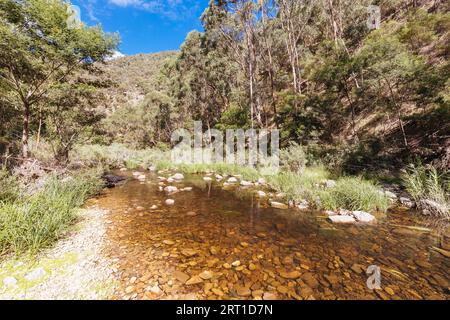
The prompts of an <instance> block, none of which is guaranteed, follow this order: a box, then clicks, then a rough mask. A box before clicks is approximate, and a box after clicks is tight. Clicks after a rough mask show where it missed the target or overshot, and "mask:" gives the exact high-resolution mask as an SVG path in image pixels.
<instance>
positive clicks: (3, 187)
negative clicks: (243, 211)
mask: <svg viewBox="0 0 450 320" xmlns="http://www.w3.org/2000/svg"><path fill="white" fill-rule="evenodd" d="M18 197H19V183H18V181H17V179H16V178H15V177H14V176H12V175H10V174H9V173H8V171H6V170H0V202H9V201H13V200H15V199H17V198H18Z"/></svg>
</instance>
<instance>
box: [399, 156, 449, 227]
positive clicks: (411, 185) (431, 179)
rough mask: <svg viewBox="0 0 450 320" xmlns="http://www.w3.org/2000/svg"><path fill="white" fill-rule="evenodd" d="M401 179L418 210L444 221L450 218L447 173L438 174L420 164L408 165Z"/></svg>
mask: <svg viewBox="0 0 450 320" xmlns="http://www.w3.org/2000/svg"><path fill="white" fill-rule="evenodd" d="M402 179H403V183H404V185H405V187H406V190H407V191H408V192H409V193H410V194H411V196H412V197H413V199H414V200H415V201H416V203H417V206H418V208H419V209H421V210H423V211H425V212H427V213H430V214H433V215H436V216H442V217H444V218H446V219H449V218H450V205H449V202H450V197H449V193H450V191H449V190H450V188H449V183H450V179H449V177H448V173H442V174H440V173H439V172H438V170H437V169H436V168H435V167H433V166H430V167H429V168H425V167H424V166H422V165H420V164H419V165H410V166H409V167H408V169H407V171H406V173H405V174H404V175H403V176H402Z"/></svg>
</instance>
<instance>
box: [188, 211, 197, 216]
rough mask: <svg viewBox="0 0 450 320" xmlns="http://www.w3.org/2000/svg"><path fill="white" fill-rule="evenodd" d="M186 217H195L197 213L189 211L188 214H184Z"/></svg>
mask: <svg viewBox="0 0 450 320" xmlns="http://www.w3.org/2000/svg"><path fill="white" fill-rule="evenodd" d="M186 215H187V216H188V217H195V216H196V215H197V212H195V211H189V212H188V213H186Z"/></svg>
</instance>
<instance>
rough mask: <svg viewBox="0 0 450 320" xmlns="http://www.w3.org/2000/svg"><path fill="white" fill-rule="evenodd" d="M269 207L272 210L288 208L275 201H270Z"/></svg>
mask: <svg viewBox="0 0 450 320" xmlns="http://www.w3.org/2000/svg"><path fill="white" fill-rule="evenodd" d="M270 206H271V207H273V208H277V209H288V208H289V206H288V205H287V204H284V203H281V202H276V201H271V202H270Z"/></svg>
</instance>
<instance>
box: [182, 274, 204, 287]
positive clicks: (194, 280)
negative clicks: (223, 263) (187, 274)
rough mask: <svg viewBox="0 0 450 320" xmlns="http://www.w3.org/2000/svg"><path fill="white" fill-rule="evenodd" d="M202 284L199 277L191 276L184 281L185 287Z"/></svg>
mask: <svg viewBox="0 0 450 320" xmlns="http://www.w3.org/2000/svg"><path fill="white" fill-rule="evenodd" d="M202 282H203V279H202V278H200V277H199V276H193V277H192V278H190V279H189V280H188V281H186V284H187V285H195V284H199V283H202Z"/></svg>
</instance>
